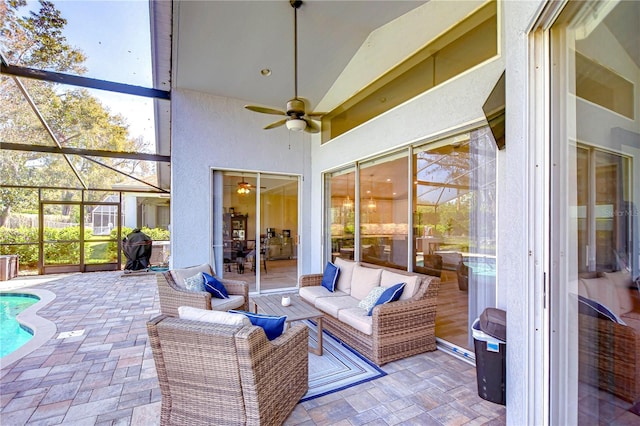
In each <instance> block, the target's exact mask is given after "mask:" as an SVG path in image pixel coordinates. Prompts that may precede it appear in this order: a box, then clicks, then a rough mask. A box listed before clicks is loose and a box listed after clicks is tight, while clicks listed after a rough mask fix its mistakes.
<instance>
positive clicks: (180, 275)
mask: <svg viewBox="0 0 640 426" xmlns="http://www.w3.org/2000/svg"><path fill="white" fill-rule="evenodd" d="M200 272H206V273H207V274H209V275H213V274H212V271H211V266H210V265H209V264H208V263H203V264H202V265H197V266H189V267H188V268H182V269H172V270H171V276H172V277H173V280H174V281H175V282H176V284H178V285H180V286H183V287H184V280H185V278H189V277H192V276H194V275H196V274H198V273H200Z"/></svg>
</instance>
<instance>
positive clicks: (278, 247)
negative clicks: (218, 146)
mask: <svg viewBox="0 0 640 426" xmlns="http://www.w3.org/2000/svg"><path fill="white" fill-rule="evenodd" d="M217 182H220V185H219V184H218V183H217ZM214 187H216V188H220V187H221V192H222V196H221V197H219V198H218V197H216V195H215V193H214V209H216V210H215V211H216V212H217V211H221V216H222V220H221V224H220V227H219V229H220V231H218V232H219V235H218V233H216V229H218V228H217V227H215V226H214V236H213V238H214V244H213V246H214V258H215V263H216V266H217V267H218V269H222V272H218V274H219V275H222V276H224V277H225V278H231V279H238V280H242V281H246V282H247V283H249V291H251V292H263V291H270V290H279V289H282V288H290V287H296V285H297V283H298V260H297V250H298V177H297V176H280V175H271V174H263V173H251V172H240V171H224V172H222V171H220V172H214ZM216 200H219V201H216ZM218 204H219V205H220V207H221V208H220V210H218V209H217V208H216V206H217V205H218Z"/></svg>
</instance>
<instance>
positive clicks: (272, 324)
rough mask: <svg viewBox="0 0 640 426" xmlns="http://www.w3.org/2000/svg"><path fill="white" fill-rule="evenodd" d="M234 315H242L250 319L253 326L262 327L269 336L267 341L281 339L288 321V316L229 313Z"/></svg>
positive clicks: (234, 311) (233, 311) (244, 312)
mask: <svg viewBox="0 0 640 426" xmlns="http://www.w3.org/2000/svg"><path fill="white" fill-rule="evenodd" d="M229 312H231V313H233V314H242V315H245V316H246V317H247V318H249V321H251V324H253V325H255V326H258V327H262V328H263V329H264V334H266V335H267V339H269V340H273V339H275V338H277V337H279V336H280V335H281V334H282V333H283V332H284V325H285V322H286V321H287V316H286V315H284V316H281V317H277V316H273V315H264V314H254V313H253V312H247V311H236V310H231V311H229Z"/></svg>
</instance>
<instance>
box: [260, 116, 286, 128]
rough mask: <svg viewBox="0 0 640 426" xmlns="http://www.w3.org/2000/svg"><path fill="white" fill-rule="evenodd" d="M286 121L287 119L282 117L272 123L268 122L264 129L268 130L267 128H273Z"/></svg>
mask: <svg viewBox="0 0 640 426" xmlns="http://www.w3.org/2000/svg"><path fill="white" fill-rule="evenodd" d="M286 122H287V119H286V118H283V119H282V120H278V121H276V122H274V123H271V124H269V125H268V126H265V127H264V129H265V130H268V129H273V128H274V127H280V126H282V125H283V124H284V123H286Z"/></svg>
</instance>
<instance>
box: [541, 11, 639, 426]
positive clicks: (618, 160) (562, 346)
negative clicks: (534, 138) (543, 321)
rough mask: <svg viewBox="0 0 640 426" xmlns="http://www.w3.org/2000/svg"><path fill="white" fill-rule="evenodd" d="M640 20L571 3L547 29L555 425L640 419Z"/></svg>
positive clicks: (630, 13)
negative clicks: (638, 410)
mask: <svg viewBox="0 0 640 426" xmlns="http://www.w3.org/2000/svg"><path fill="white" fill-rule="evenodd" d="M638 16H640V3H639V2H595V1H585V2H570V3H568V5H567V6H566V7H565V9H564V10H563V11H562V13H561V14H560V15H559V17H558V19H557V21H556V22H555V23H554V24H553V26H552V27H551V37H550V40H551V52H552V55H551V56H552V63H553V68H552V70H551V71H552V72H551V87H552V88H553V90H551V91H550V93H551V96H552V100H551V102H552V103H551V111H552V115H551V128H552V131H551V135H552V137H551V144H550V152H551V158H550V161H551V164H553V165H554V167H553V169H552V174H551V194H552V195H551V199H550V200H551V203H550V205H551V215H550V216H551V219H552V220H551V224H550V238H551V246H550V258H551V263H550V268H551V274H550V289H551V304H550V306H551V316H550V318H551V330H552V331H553V332H550V339H551V341H550V345H551V354H552V355H551V371H550V382H551V395H550V408H551V421H552V423H554V424H631V423H638V421H639V420H640V417H638V415H637V414H634V411H633V406H634V404H635V403H637V402H638V401H639V400H640V354H639V352H638V349H637V348H638V347H640V325H639V324H640V322H639V321H638V318H640V304H638V303H637V302H638V301H640V293H639V292H638V285H639V284H640V270H639V268H638V264H639V262H640V256H639V253H640V233H639V232H638V203H639V202H640V185H638V182H640V162H639V160H638V159H640V121H639V120H638V106H639V104H638V92H637V91H638V87H640V72H639V71H638V70H639V69H640V60H639V59H638V55H637V48H636V49H634V48H633V47H632V46H635V47H637V45H638V42H637V41H638V40H640V33H639V32H638V31H639V30H638V28H640V27H638V20H637V19H638V18H637V17H638ZM634 19H635V21H634ZM630 20H631V21H630ZM628 24H630V25H628ZM630 40H634V43H635V44H628V43H629V41H630ZM604 312H609V313H608V314H606V315H604ZM636 407H637V406H636Z"/></svg>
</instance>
